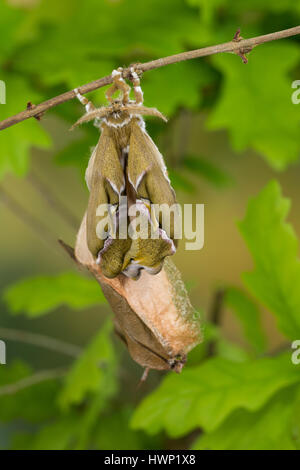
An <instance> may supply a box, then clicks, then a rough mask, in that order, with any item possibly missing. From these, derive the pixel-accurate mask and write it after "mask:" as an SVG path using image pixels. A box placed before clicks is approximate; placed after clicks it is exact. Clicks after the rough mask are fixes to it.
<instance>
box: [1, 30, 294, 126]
mask: <svg viewBox="0 0 300 470" xmlns="http://www.w3.org/2000/svg"><path fill="white" fill-rule="evenodd" d="M297 34H300V26H295V27H294V28H289V29H284V30H282V31H277V32H275V33H270V34H264V35H262V36H257V37H255V38H250V39H241V36H240V31H239V30H238V31H237V32H236V33H235V35H234V38H233V40H232V41H229V42H226V43H223V44H218V45H216V46H209V47H203V48H202V49H196V50H194V51H188V52H182V53H180V54H175V55H171V56H168V57H163V58H161V59H156V60H152V61H150V62H145V63H143V64H138V65H137V66H136V67H137V70H138V72H140V73H143V72H147V71H148V70H153V69H157V68H159V67H164V66H165V65H170V64H175V63H177V62H182V61H184V60H190V59H196V58H199V57H206V56H209V55H213V54H219V53H221V52H234V53H236V54H238V55H239V56H240V57H243V56H244V55H245V54H246V53H247V52H250V51H251V50H252V49H253V47H255V46H258V45H259V44H263V43H266V42H270V41H275V40H277V39H283V38H288V37H291V36H296V35H297ZM129 76H130V67H128V68H126V69H124V77H125V78H128V77H129ZM110 83H112V76H111V75H107V76H106V77H103V78H99V79H98V80H95V81H93V82H90V83H87V84H86V85H82V86H81V87H79V88H78V90H79V91H80V93H82V94H86V93H89V92H91V91H93V90H96V89H98V88H101V87H103V86H105V85H109V84H110ZM73 98H75V93H74V90H71V91H67V92H66V93H63V94H61V95H58V96H55V97H54V98H51V99H50V100H47V101H44V102H43V103H40V104H38V105H36V106H35V105H32V104H31V103H30V106H29V107H28V109H26V110H25V111H22V112H20V113H18V114H16V115H15V116H11V117H9V118H7V119H4V121H1V122H0V130H1V129H6V128H7V127H10V126H13V125H14V124H17V123H18V122H21V121H24V120H25V119H29V118H31V117H36V118H39V117H41V116H42V115H43V113H44V112H45V111H47V110H48V109H51V108H53V107H54V106H57V105H59V104H61V103H65V102H66V101H69V100H71V99H73Z"/></svg>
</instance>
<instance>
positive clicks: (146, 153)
mask: <svg viewBox="0 0 300 470" xmlns="http://www.w3.org/2000/svg"><path fill="white" fill-rule="evenodd" d="M127 171H128V179H129V181H130V183H131V184H132V186H133V187H134V188H135V190H136V193H137V197H138V198H144V199H148V200H149V201H150V202H151V203H152V204H159V205H162V206H161V211H160V213H159V222H160V224H161V227H162V228H163V229H164V230H165V231H166V233H167V235H168V236H169V237H171V238H174V220H173V218H171V220H170V224H169V225H170V226H169V227H164V224H163V221H164V220H169V216H170V213H169V207H170V206H172V205H173V204H176V197H175V192H174V190H173V188H172V186H171V183H170V180H169V177H168V173H167V169H166V165H165V163H164V159H163V156H162V155H161V153H160V152H159V150H158V148H157V147H156V145H155V143H154V142H153V140H152V139H151V137H150V136H149V135H148V134H147V133H146V132H144V131H143V130H142V129H141V127H140V126H139V124H138V122H137V121H135V120H133V121H132V128H131V136H130V144H129V155H128V167H127Z"/></svg>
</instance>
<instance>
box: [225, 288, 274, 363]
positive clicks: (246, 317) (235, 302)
mask: <svg viewBox="0 0 300 470" xmlns="http://www.w3.org/2000/svg"><path fill="white" fill-rule="evenodd" d="M225 303H226V305H227V306H228V307H229V308H230V309H231V310H232V312H233V313H234V314H235V315H236V316H237V318H238V319H239V320H240V322H241V324H242V327H243V330H244V335H245V337H246V338H247V340H248V341H249V343H250V344H251V345H252V346H253V348H254V350H255V351H256V353H258V354H260V353H262V352H263V351H264V350H265V349H266V338H265V335H264V333H263V330H262V326H261V314H260V311H259V309H258V306H257V305H256V304H255V303H254V302H253V301H252V300H251V299H250V298H249V297H248V296H247V295H246V294H245V292H243V291H242V290H241V289H237V288H236V287H230V288H228V289H227V290H226V295H225Z"/></svg>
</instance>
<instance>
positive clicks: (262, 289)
mask: <svg viewBox="0 0 300 470" xmlns="http://www.w3.org/2000/svg"><path fill="white" fill-rule="evenodd" d="M289 207H290V202H289V200H288V199H285V198H283V197H282V196H281V190H280V186H279V184H278V183H277V182H276V181H272V182H270V183H269V184H268V185H267V186H266V187H265V188H264V189H263V190H262V191H261V192H260V193H259V194H258V196H257V197H255V198H253V199H252V200H250V202H249V205H248V209H247V213H246V216H245V218H244V220H243V221H242V222H241V223H240V224H239V226H240V230H241V233H242V235H243V237H244V238H245V240H246V243H247V245H248V247H249V249H250V252H251V254H252V256H253V259H254V263H255V269H254V270H253V271H252V272H250V273H246V274H245V275H244V276H243V279H244V282H245V284H246V286H247V287H248V288H249V289H250V291H251V292H252V293H253V295H255V296H256V297H257V298H258V299H259V300H260V301H261V302H262V303H264V304H265V305H266V306H267V307H268V308H269V309H270V311H271V312H272V313H273V314H274V315H276V317H277V319H278V327H279V328H280V330H281V331H282V332H283V333H284V334H285V335H287V336H288V337H289V338H292V339H295V338H298V337H300V291H299V285H300V262H299V258H298V240H297V237H296V236H295V233H294V231H293V228H292V226H291V225H290V224H288V223H286V222H285V218H286V216H287V214H288V212H289Z"/></svg>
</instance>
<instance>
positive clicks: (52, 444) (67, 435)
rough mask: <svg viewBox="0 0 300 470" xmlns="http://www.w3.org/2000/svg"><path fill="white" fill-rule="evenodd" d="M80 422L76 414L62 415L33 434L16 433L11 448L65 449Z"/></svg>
mask: <svg viewBox="0 0 300 470" xmlns="http://www.w3.org/2000/svg"><path fill="white" fill-rule="evenodd" d="M79 424H80V422H79V420H78V417H77V416H76V415H70V416H65V417H62V418H61V419H59V420H57V421H55V422H54V423H51V424H48V425H47V426H44V427H43V428H42V429H41V430H39V432H36V433H35V434H29V433H28V434H17V435H15V436H14V439H13V446H12V449H13V450H67V449H70V448H71V443H72V441H73V439H74V437H75V436H76V434H77V432H78V428H77V426H78V425H79Z"/></svg>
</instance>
